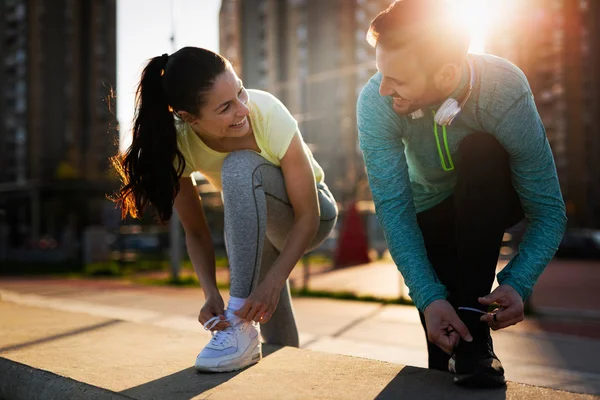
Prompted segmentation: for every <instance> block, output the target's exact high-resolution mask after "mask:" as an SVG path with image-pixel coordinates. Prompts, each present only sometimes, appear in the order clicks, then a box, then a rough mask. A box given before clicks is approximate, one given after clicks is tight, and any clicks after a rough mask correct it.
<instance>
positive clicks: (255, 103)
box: [112, 47, 337, 372]
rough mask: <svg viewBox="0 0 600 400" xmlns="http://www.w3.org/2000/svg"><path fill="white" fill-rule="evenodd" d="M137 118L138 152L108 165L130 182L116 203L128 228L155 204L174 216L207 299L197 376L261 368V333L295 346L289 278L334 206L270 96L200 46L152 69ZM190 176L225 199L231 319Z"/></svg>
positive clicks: (325, 228)
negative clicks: (206, 338)
mask: <svg viewBox="0 0 600 400" xmlns="http://www.w3.org/2000/svg"><path fill="white" fill-rule="evenodd" d="M136 108H137V114H136V116H135V120H134V126H133V142H132V144H131V147H130V148H129V149H128V151H127V152H126V153H125V154H124V155H122V156H119V155H117V156H116V157H114V158H113V159H112V162H113V166H114V167H115V169H116V170H117V172H118V173H119V175H120V177H121V179H122V181H123V187H122V188H121V190H120V191H119V192H118V193H117V195H116V196H115V201H117V202H118V203H119V204H120V206H121V207H122V213H123V216H124V217H125V216H126V215H127V214H130V215H131V216H133V217H138V216H139V215H140V214H141V213H142V211H143V210H144V209H145V208H146V207H147V206H148V205H150V206H152V207H153V208H154V210H155V211H156V213H157V214H158V217H159V218H160V220H161V221H163V222H164V221H167V220H168V219H169V218H170V217H171V214H172V207H173V205H174V206H175V209H176V210H177V213H178V215H179V217H180V219H181V222H182V224H183V227H184V230H185V234H186V245H187V250H188V254H189V256H190V259H191V261H192V264H193V266H194V270H195V271H196V274H197V276H198V279H199V281H200V284H201V285H202V288H203V290H204V294H205V298H206V302H205V304H204V306H203V307H202V309H201V310H200V314H199V317H198V320H199V321H200V323H202V324H203V325H204V328H205V329H207V330H211V331H213V337H212V339H211V341H210V342H209V343H208V344H207V345H206V347H205V348H204V349H203V350H202V351H201V352H200V354H199V355H198V357H197V359H196V364H195V366H196V369H197V370H200V371H212V372H225V371H234V370H238V369H241V368H244V367H246V366H248V365H251V364H254V363H256V362H258V361H259V360H260V359H261V357H262V351H261V343H260V338H259V334H260V333H261V330H262V336H263V339H264V340H265V341H266V342H267V343H274V344H281V345H286V346H296V347H297V346H298V345H299V343H298V331H297V328H296V323H295V319H294V312H293V309H292V303H291V297H290V292H289V285H288V281H287V278H288V276H289V274H290V272H291V271H292V269H293V268H294V266H295V265H296V263H297V262H298V260H299V259H300V258H301V257H302V255H303V254H304V253H305V252H307V251H309V250H310V249H313V248H315V247H316V246H318V245H319V244H320V243H322V242H323V241H324V240H325V238H326V237H327V236H328V235H329V233H330V232H331V230H332V229H333V227H334V225H335V222H336V219H337V207H336V203H335V200H334V199H333V197H332V195H331V193H330V192H329V190H328V188H327V186H326V185H325V183H324V181H323V170H322V169H321V167H320V166H319V164H318V163H317V162H316V161H315V160H314V158H313V156H312V154H311V152H310V150H309V149H308V147H307V146H306V144H305V143H304V141H303V140H302V136H301V135H300V132H299V130H298V124H297V122H296V120H295V119H294V118H293V117H292V116H291V114H290V113H289V111H288V110H287V109H286V108H285V106H284V105H283V104H282V103H281V102H280V101H279V100H277V99H276V98H275V97H273V96H272V95H270V94H269V93H266V92H263V91H259V90H246V89H245V88H244V87H243V86H242V82H241V81H240V79H239V78H238V77H237V75H236V73H235V71H234V70H233V68H232V66H231V64H230V62H229V61H228V60H226V59H225V58H223V57H222V56H220V55H219V54H215V53H213V52H211V51H208V50H205V49H200V48H194V47H185V48H182V49H181V50H179V51H177V52H176V53H174V54H172V55H170V56H169V55H167V54H163V55H162V56H161V57H155V58H153V59H151V60H150V61H149V62H148V64H147V66H146V67H145V69H144V71H143V72H142V76H141V80H140V83H139V86H138V89H137V100H136ZM194 171H200V172H201V173H203V174H204V175H205V176H206V178H207V179H208V180H209V181H210V182H211V183H212V184H213V185H214V186H215V187H216V188H217V189H219V190H220V191H221V192H222V197H223V203H224V210H225V242H226V245H227V246H226V247H227V253H228V258H229V265H230V276H231V286H230V298H229V303H228V305H227V309H224V302H223V299H222V297H221V295H220V294H219V291H218V289H217V283H216V278H215V256H214V250H213V246H212V243H211V236H210V230H209V227H208V225H207V222H206V218H205V216H204V212H203V210H202V204H201V200H200V198H199V196H198V193H197V191H196V189H195V187H194V183H193V181H192V179H191V178H190V174H191V173H192V172H194Z"/></svg>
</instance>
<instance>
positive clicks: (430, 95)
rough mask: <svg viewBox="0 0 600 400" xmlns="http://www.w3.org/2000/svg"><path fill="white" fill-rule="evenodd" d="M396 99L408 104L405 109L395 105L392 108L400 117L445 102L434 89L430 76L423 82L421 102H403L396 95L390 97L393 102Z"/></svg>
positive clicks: (438, 91) (441, 95)
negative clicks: (423, 89)
mask: <svg viewBox="0 0 600 400" xmlns="http://www.w3.org/2000/svg"><path fill="white" fill-rule="evenodd" d="M423 98H426V99H434V100H432V101H427V100H426V99H423ZM396 99H400V100H401V102H404V101H406V102H407V103H408V104H407V107H406V108H404V107H401V108H398V107H397V106H396V105H394V106H393V108H394V111H395V112H396V114H398V115H400V116H402V117H405V116H408V115H410V114H412V113H414V112H415V111H418V110H422V109H424V108H425V107H427V106H431V105H434V104H437V103H440V102H442V101H443V100H445V98H443V94H442V93H441V91H440V90H438V89H437V88H436V87H435V85H434V83H433V79H432V76H431V75H428V76H427V80H426V81H425V91H424V92H423V96H422V99H421V100H417V101H412V100H403V98H402V97H401V96H400V95H398V94H397V93H396V96H392V101H394V100H396ZM438 99H441V100H438Z"/></svg>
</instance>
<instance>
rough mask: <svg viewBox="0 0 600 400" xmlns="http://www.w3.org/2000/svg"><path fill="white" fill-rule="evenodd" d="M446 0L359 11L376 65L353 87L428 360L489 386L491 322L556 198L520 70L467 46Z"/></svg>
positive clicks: (551, 247)
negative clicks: (519, 233)
mask: <svg viewBox="0 0 600 400" xmlns="http://www.w3.org/2000/svg"><path fill="white" fill-rule="evenodd" d="M445 4H446V2H445V1H444V0H399V1H396V2H395V3H393V4H392V5H391V6H390V7H389V8H388V9H387V10H385V11H383V12H381V13H380V14H379V15H378V16H377V17H376V18H375V19H374V20H373V22H372V23H371V26H370V28H369V33H368V35H367V38H368V40H369V42H370V44H371V45H372V46H374V47H375V50H376V61H377V69H378V72H377V73H376V74H375V75H374V76H373V77H372V78H371V79H370V80H369V82H368V83H367V84H366V85H365V87H364V88H363V90H362V92H361V94H360V97H359V100H358V111H357V116H358V129H359V140H360V145H361V149H362V151H363V155H364V159H365V164H366V168H367V172H368V177H369V184H370V186H371V191H372V194H373V200H374V202H375V207H376V210H377V216H378V218H379V221H380V223H381V225H382V227H383V230H384V232H385V236H386V240H387V242H388V246H389V249H390V253H391V255H392V257H393V259H394V262H395V263H396V264H397V265H398V268H399V270H400V272H401V273H402V275H403V276H404V279H405V281H406V284H407V285H408V287H409V289H410V296H411V298H412V299H413V301H414V303H415V305H416V306H417V308H418V309H419V312H420V315H421V321H422V323H423V326H424V329H425V331H426V334H427V338H428V343H427V348H428V352H429V368H434V369H440V370H445V371H448V369H449V368H450V370H451V371H452V372H454V373H455V374H456V375H455V378H454V381H455V382H456V383H457V384H461V385H466V386H489V387H493V386H501V385H504V384H505V381H504V369H503V368H502V364H501V363H500V361H499V360H498V358H497V357H496V355H495V354H494V350H493V346H492V339H491V336H490V327H491V329H493V330H498V329H503V328H506V327H508V326H510V325H514V324H516V323H518V322H520V321H522V320H523V317H524V311H523V301H524V300H525V299H526V298H527V297H528V296H529V295H530V293H531V291H532V288H533V286H534V284H535V282H536V280H537V279H538V277H539V276H540V274H541V273H542V271H543V270H544V268H545V267H546V265H547V263H548V262H549V261H550V259H551V258H552V256H553V255H554V253H555V251H556V249H557V247H558V244H559V242H560V239H561V237H562V235H563V232H564V229H565V225H566V216H565V207H564V202H563V199H562V196H561V192H560V187H559V183H558V178H557V175H556V168H555V165H554V160H553V157H552V152H551V150H550V146H549V144H548V141H547V139H546V135H545V130H544V127H543V126H542V122H541V121H540V118H539V115H538V113H537V111H536V107H535V104H534V100H533V95H532V93H531V89H530V87H529V84H528V82H527V79H526V78H525V76H524V74H523V73H522V72H521V71H520V70H519V69H518V68H517V67H516V66H514V65H513V64H511V63H509V62H508V61H506V60H503V59H501V58H497V57H494V56H491V55H472V54H469V55H467V51H468V47H469V37H468V34H466V33H465V29H463V27H461V26H458V25H459V23H458V22H457V21H456V20H455V19H452V18H451V17H450V15H451V14H450V13H448V12H447V10H445V9H444V7H445ZM452 99H453V100H452ZM450 123H451V124H450ZM523 218H525V219H526V221H527V231H526V233H525V236H524V238H523V241H522V244H521V245H520V247H519V250H518V254H516V256H515V257H514V258H513V259H512V260H511V262H510V263H509V264H508V265H507V266H506V267H505V268H504V269H503V270H502V271H501V272H500V273H499V274H498V281H499V284H500V285H499V287H498V288H496V289H495V290H494V291H493V292H491V293H490V291H491V288H492V283H493V281H494V275H495V270H496V265H497V261H498V254H499V250H500V245H501V242H502V237H503V234H504V231H505V229H506V228H508V227H510V226H512V225H514V224H516V223H517V222H519V221H521V220H522V219H523ZM488 310H490V311H491V312H488ZM449 365H450V367H449Z"/></svg>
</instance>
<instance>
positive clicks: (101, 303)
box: [0, 279, 600, 394]
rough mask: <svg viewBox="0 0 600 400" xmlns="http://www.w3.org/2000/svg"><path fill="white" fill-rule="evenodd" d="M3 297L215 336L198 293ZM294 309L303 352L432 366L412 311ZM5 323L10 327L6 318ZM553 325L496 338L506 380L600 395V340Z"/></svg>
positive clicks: (308, 304)
mask: <svg viewBox="0 0 600 400" xmlns="http://www.w3.org/2000/svg"><path fill="white" fill-rule="evenodd" d="M0 296H1V297H2V301H8V302H17V303H20V304H28V305H33V306H36V307H44V308H51V309H59V310H69V311H77V312H85V313H88V314H93V315H99V316H104V317H111V318H116V319H121V320H125V321H133V322H144V323H151V324H154V325H158V326H163V327H169V328H175V329H184V330H189V331H193V332H197V333H198V350H200V349H201V348H202V346H203V345H204V344H205V343H206V341H207V340H208V337H209V335H208V333H206V332H204V331H202V330H201V329H200V326H199V324H198V323H197V322H196V316H197V312H198V310H199V308H200V306H201V304H202V301H203V299H202V293H201V290H199V289H178V288H169V287H146V286H135V285H131V284H126V283H123V282H120V281H87V280H56V279H43V280H42V279H40V280H24V279H12V280H8V279H3V280H0ZM295 307H296V314H297V319H298V326H299V330H300V333H301V334H300V337H301V344H302V347H304V348H308V349H314V350H319V351H324V352H330V353H339V354H347V355H353V356H359V357H365V358H372V359H378V360H383V361H390V362H396V363H402V364H407V365H413V366H425V365H426V352H425V346H424V336H423V333H422V330H421V326H420V324H419V321H418V315H417V313H416V310H415V309H414V308H413V307H405V306H392V305H388V306H384V305H380V304H377V303H363V302H350V301H339V300H331V299H308V298H298V299H296V300H295ZM0 309H1V308H0ZM0 320H2V322H3V324H5V323H7V324H9V325H10V320H8V321H7V320H6V319H3V318H2V316H1V315H0ZM548 323H549V322H547V321H538V320H529V321H527V322H525V323H522V324H520V325H519V326H518V327H515V328H511V329H508V330H505V331H503V332H498V333H495V336H494V338H495V348H496V350H497V353H498V355H499V356H500V358H501V360H502V361H503V363H504V366H505V368H506V370H507V378H508V379H510V380H513V381H516V382H522V383H528V384H533V385H539V386H546V387H552V388H556V389H563V390H568V391H574V392H582V393H591V394H600V363H598V355H600V336H599V337H596V338H594V335H588V337H581V336H575V335H572V334H560V333H549V331H548V329H546V328H545V326H544V324H548ZM551 323H554V324H559V325H561V323H560V322H556V321H554V322H551ZM562 325H565V323H562ZM590 329H591V328H590ZM594 329H595V328H594ZM594 329H592V330H594Z"/></svg>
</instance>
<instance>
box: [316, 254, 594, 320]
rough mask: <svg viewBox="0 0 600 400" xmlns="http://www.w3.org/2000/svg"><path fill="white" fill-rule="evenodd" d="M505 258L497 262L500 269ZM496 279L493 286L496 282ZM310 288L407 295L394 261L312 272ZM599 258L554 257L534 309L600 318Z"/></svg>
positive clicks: (535, 295)
mask: <svg viewBox="0 0 600 400" xmlns="http://www.w3.org/2000/svg"><path fill="white" fill-rule="evenodd" d="M505 265H506V262H500V263H499V264H498V269H497V271H498V272H499V271H500V270H501V269H502V268H504V266H505ZM496 285H497V283H495V285H494V286H496ZM309 288H310V289H311V290H326V291H331V292H352V293H355V294H357V295H360V296H374V297H378V298H386V299H395V298H398V297H405V298H409V297H408V288H406V286H404V282H403V280H402V276H401V275H400V273H399V272H398V269H397V267H396V265H395V264H394V263H393V262H391V261H389V262H385V261H382V262H374V263H371V264H364V265H358V266H355V267H348V268H343V269H338V270H332V271H330V272H326V273H322V274H317V275H312V276H311V277H310V283H309ZM598 289H600V261H596V262H594V261H567V260H553V261H552V262H551V263H550V264H549V265H548V267H547V268H546V269H545V271H544V273H543V274H542V276H541V277H540V279H539V281H538V283H537V285H536V286H535V288H534V292H533V295H532V298H531V301H532V306H533V308H534V310H536V311H539V312H541V313H544V311H547V312H555V313H557V314H558V312H559V311H562V312H563V314H564V315H566V316H568V315H572V316H580V317H582V318H588V319H590V318H591V319H596V320H599V321H600V290H598Z"/></svg>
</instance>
